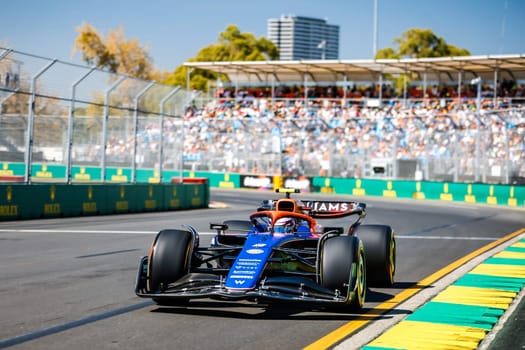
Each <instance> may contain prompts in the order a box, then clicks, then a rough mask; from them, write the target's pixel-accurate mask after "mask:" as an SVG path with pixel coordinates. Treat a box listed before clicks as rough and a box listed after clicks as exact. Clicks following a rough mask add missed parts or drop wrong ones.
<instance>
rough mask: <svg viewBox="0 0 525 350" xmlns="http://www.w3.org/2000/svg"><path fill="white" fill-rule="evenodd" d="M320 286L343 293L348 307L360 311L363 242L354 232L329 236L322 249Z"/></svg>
mask: <svg viewBox="0 0 525 350" xmlns="http://www.w3.org/2000/svg"><path fill="white" fill-rule="evenodd" d="M320 279H321V285H322V286H323V287H326V288H329V289H332V290H338V291H339V292H340V293H341V294H342V295H344V296H346V298H347V303H346V305H347V306H348V308H349V309H350V311H359V310H360V309H361V308H362V307H363V305H364V303H365V298H366V283H367V277H366V263H365V251H364V248H363V244H362V242H361V241H360V240H359V239H358V238H357V237H353V236H338V237H331V238H328V239H327V240H326V241H325V242H324V243H323V247H322V250H321V264H320Z"/></svg>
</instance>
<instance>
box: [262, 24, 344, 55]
mask: <svg viewBox="0 0 525 350" xmlns="http://www.w3.org/2000/svg"><path fill="white" fill-rule="evenodd" d="M268 39H269V40H271V41H272V42H273V43H274V44H275V45H276V46H277V47H278V48H279V50H280V52H281V57H280V59H281V60H283V61H285V60H298V59H314V60H318V59H328V60H331V59H338V58H339V26H338V25H333V24H328V23H327V22H326V20H324V19H318V18H310V17H301V16H281V18H270V19H269V20H268Z"/></svg>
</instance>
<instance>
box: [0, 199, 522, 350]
mask: <svg viewBox="0 0 525 350" xmlns="http://www.w3.org/2000/svg"><path fill="white" fill-rule="evenodd" d="M278 197H279V195H278V194H275V193H272V192H267V191H245V190H235V191H233V190H231V191H230V190H212V195H211V200H212V201H213V202H214V203H217V202H220V203H226V204H227V206H225V207H222V206H218V207H215V208H211V209H203V210H193V211H178V212H164V213H144V214H128V215H115V216H98V217H83V218H67V219H66V218H65V219H47V220H30V221H16V222H0V266H1V267H0V271H1V274H0V278H1V281H2V285H1V286H0V310H1V311H0V348H9V349H75V350H82V349H132V350H133V349H151V348H156V349H251V350H253V349H268V348H272V349H302V348H307V347H308V348H335V347H337V346H338V345H339V346H340V345H341V344H343V343H342V342H343V341H344V342H345V343H344V344H349V345H347V346H346V348H353V347H354V346H356V347H357V345H356V344H357V341H356V342H354V343H352V339H354V338H353V337H355V339H357V331H351V332H350V333H348V332H347V333H345V332H346V330H348V329H353V328H355V325H358V324H359V325H360V326H359V329H358V330H361V331H362V330H368V329H370V330H372V329H374V328H377V327H388V326H383V325H382V322H381V321H385V320H387V319H389V318H393V317H394V316H395V315H398V316H400V317H402V316H405V315H408V314H410V313H411V312H412V311H413V310H411V309H410V308H408V307H403V308H401V307H399V306H398V305H397V299H396V298H399V296H400V295H403V293H406V292H407V291H414V292H419V289H421V290H422V289H426V290H432V288H434V285H428V286H422V284H421V283H419V284H418V282H420V281H423V280H425V278H427V277H428V276H432V275H433V274H436V273H437V272H439V271H443V269H446V268H447V267H448V266H451V264H453V263H454V262H456V261H458V260H460V259H462V258H463V257H465V256H468V255H469V254H471V253H473V252H475V251H477V250H478V249H480V248H483V247H485V246H486V245H488V244H491V243H493V242H496V241H498V240H499V239H501V238H502V237H505V236H507V235H509V234H511V233H513V232H516V231H518V230H521V229H522V228H525V210H524V209H506V208H501V207H495V206H474V205H463V204H458V203H448V204H444V203H442V202H441V203H437V202H430V201H412V200H386V199H377V198H367V197H363V198H355V197H354V198H350V197H347V196H337V197H336V198H337V199H338V200H351V199H354V200H359V201H363V202H366V203H367V204H368V215H367V218H366V223H381V224H389V225H391V226H393V227H394V229H395V230H396V233H397V249H398V250H397V255H398V259H397V272H396V283H395V285H394V287H393V288H390V289H380V288H371V289H369V290H368V294H367V303H366V304H365V308H364V309H363V310H362V312H360V313H359V314H347V313H343V312H337V311H334V310H331V309H322V308H312V307H308V306H306V305H292V306H291V305H285V304H276V305H271V306H267V305H259V304H254V303H248V302H217V301H211V300H206V299H205V300H200V301H192V302H191V303H190V305H189V306H188V307H171V308H167V307H158V306H157V305H155V304H153V303H152V302H151V301H149V300H148V299H141V298H138V297H136V296H135V294H134V284H135V278H136V270H137V267H138V263H139V259H140V257H141V256H143V255H147V253H148V250H149V247H150V244H151V242H152V240H153V238H154V235H155V234H156V232H158V231H159V230H161V229H164V228H177V227H180V225H182V224H190V225H192V226H194V227H195V228H197V229H198V230H199V231H201V232H202V234H201V242H202V244H207V243H208V242H209V239H210V238H211V235H210V234H208V233H209V232H210V230H209V223H210V222H221V221H222V220H224V219H245V218H246V217H247V215H249V213H251V212H253V211H254V209H255V208H256V207H257V205H258V204H259V203H260V201H261V200H263V199H268V198H278ZM300 197H301V198H303V199H305V198H312V197H315V198H319V199H329V198H332V199H333V198H334V197H333V196H320V195H313V194H302V195H300ZM418 294H421V293H415V295H416V296H417V295H418ZM389 301H390V304H391V305H390V306H388V307H386V306H385V305H389ZM523 304H524V302H521V303H520V304H518V305H516V307H515V308H514V309H515V311H514V313H513V314H512V315H509V316H508V317H507V318H506V322H505V324H504V325H502V326H501V327H499V328H501V329H499V328H498V332H497V333H495V334H492V335H491V337H492V338H493V340H492V341H491V343H490V344H488V345H487V347H488V348H490V349H491V350H492V349H519V348H523V347H524V346H525V340H524V334H525V330H524V329H523V328H524V324H525V322H524V319H523V314H525V311H524V306H523ZM378 306H380V308H379V307H378ZM520 327H521V328H520ZM383 330H384V329H383ZM383 330H381V329H379V330H377V329H376V330H375V332H382V331H383ZM354 332H356V334H355V335H354ZM500 334H502V335H501V336H500ZM321 340H322V341H323V342H322V344H324V345H323V346H321V345H316V344H320V341H321ZM352 344H353V345H352Z"/></svg>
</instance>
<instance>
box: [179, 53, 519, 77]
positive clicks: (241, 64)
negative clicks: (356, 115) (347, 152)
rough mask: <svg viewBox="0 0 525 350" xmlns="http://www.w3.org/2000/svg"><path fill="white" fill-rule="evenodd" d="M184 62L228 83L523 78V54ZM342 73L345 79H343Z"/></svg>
mask: <svg viewBox="0 0 525 350" xmlns="http://www.w3.org/2000/svg"><path fill="white" fill-rule="evenodd" d="M184 66H186V67H191V68H198V69H204V70H209V71H213V72H216V73H222V74H225V75H226V76H227V77H228V80H230V81H231V82H232V83H240V84H242V83H244V84H250V83H268V84H270V82H271V81H272V77H273V79H274V80H275V81H276V82H282V83H286V82H288V83H290V82H303V81H304V80H305V75H306V77H307V79H308V81H314V82H342V81H345V80H346V81H371V82H372V81H378V80H379V76H380V74H381V73H383V74H401V73H404V72H413V73H416V74H417V75H418V77H419V80H420V81H424V80H425V75H426V81H439V82H455V81H458V80H459V79H458V77H459V72H462V73H461V80H462V81H463V82H467V81H469V80H471V79H475V78H477V77H481V78H482V79H483V80H484V81H487V82H492V81H494V79H497V80H502V79H508V80H516V81H518V80H525V54H519V55H490V56H457V57H439V58H404V59H377V60H298V61H226V62H185V63H184ZM345 76H346V79H345Z"/></svg>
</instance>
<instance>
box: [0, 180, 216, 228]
mask: <svg viewBox="0 0 525 350" xmlns="http://www.w3.org/2000/svg"><path fill="white" fill-rule="evenodd" d="M209 195H210V193H209V185H208V183H207V182H206V181H204V182H202V183H189V184H186V183H174V184H138V185H131V184H73V185H67V184H59V183H52V184H48V183H39V184H29V185H26V184H23V183H1V184H0V220H16V219H37V218H53V217H72V216H84V215H106V214H122V213H136V212H148V211H167V210H178V209H197V208H207V207H208V204H209Z"/></svg>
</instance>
